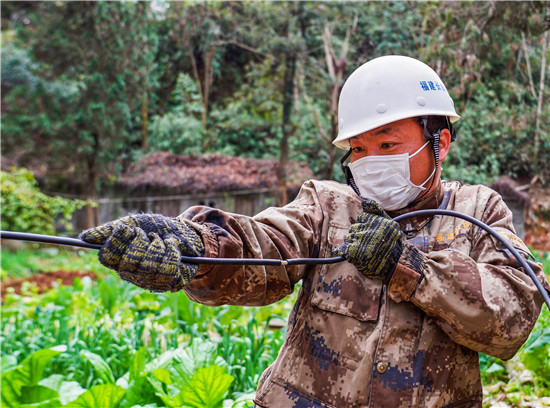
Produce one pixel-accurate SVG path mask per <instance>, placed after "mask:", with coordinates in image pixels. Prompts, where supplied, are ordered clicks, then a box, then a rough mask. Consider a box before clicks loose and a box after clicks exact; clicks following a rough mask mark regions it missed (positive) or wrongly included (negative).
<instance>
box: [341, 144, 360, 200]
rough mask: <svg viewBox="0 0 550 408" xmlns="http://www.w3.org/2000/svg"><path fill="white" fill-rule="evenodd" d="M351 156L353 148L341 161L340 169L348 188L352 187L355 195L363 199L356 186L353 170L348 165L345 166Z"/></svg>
mask: <svg viewBox="0 0 550 408" xmlns="http://www.w3.org/2000/svg"><path fill="white" fill-rule="evenodd" d="M350 155H351V146H350V149H349V150H348V152H347V153H346V154H345V155H344V157H342V158H341V159H340V168H341V169H342V171H343V172H344V176H346V183H348V186H350V187H351V188H352V190H353V191H355V194H357V195H358V196H359V197H361V193H360V192H359V189H358V188H357V185H356V184H355V180H354V179H353V174H351V170H350V169H349V167H348V165H347V164H344V163H345V161H346V160H347V158H348V157H349V156H350Z"/></svg>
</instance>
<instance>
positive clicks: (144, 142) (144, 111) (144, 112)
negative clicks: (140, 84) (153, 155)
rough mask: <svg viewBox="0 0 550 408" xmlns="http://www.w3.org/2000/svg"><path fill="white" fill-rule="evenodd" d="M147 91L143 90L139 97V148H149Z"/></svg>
mask: <svg viewBox="0 0 550 408" xmlns="http://www.w3.org/2000/svg"><path fill="white" fill-rule="evenodd" d="M148 102H149V101H148V98H147V91H145V92H143V97H142V98H141V148H142V149H143V150H147V149H148V148H149V113H148Z"/></svg>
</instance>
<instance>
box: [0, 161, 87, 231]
mask: <svg viewBox="0 0 550 408" xmlns="http://www.w3.org/2000/svg"><path fill="white" fill-rule="evenodd" d="M0 200H1V204H0V206H1V207H2V229H3V230H8V231H20V232H31V233H35V234H55V232H56V230H59V229H60V228H59V227H61V228H62V229H65V230H69V231H70V230H72V225H71V219H72V215H73V212H74V211H76V210H78V209H79V208H82V207H84V206H85V205H91V204H92V203H90V202H87V201H82V200H72V199H68V198H63V197H60V196H55V197H51V196H48V195H46V194H44V193H42V192H41V191H40V189H39V188H38V183H37V182H36V179H35V178H34V176H33V174H32V173H31V172H30V171H29V170H27V169H24V168H12V169H11V170H10V171H2V172H1V191H0Z"/></svg>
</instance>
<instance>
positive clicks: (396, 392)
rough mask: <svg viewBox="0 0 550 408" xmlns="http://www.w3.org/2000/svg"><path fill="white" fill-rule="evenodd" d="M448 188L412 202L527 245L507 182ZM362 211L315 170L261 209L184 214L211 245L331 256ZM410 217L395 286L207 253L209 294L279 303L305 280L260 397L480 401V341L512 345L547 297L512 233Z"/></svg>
mask: <svg viewBox="0 0 550 408" xmlns="http://www.w3.org/2000/svg"><path fill="white" fill-rule="evenodd" d="M439 187H440V188H439V189H438V191H437V192H436V193H435V194H433V195H432V196H431V197H429V198H428V199H426V200H424V202H422V203H421V204H420V205H419V206H417V207H416V208H411V209H409V211H412V210H415V209H419V207H420V208H442V209H449V210H455V211H459V212H461V213H463V214H467V215H470V216H472V217H474V218H477V219H479V220H481V221H483V222H485V223H487V224H489V225H490V226H491V227H492V228H493V229H495V230H496V231H497V232H499V233H500V234H502V235H503V236H504V237H505V238H506V239H507V240H509V242H510V243H511V244H512V245H513V246H514V247H516V248H518V249H519V250H521V251H522V252H523V253H524V254H528V249H527V247H526V246H525V245H524V244H523V242H522V241H521V240H520V239H519V238H517V237H516V235H515V234H514V232H513V231H514V229H513V226H512V216H511V212H510V211H509V210H508V208H507V207H506V206H505V204H504V203H503V202H502V200H501V197H500V195H498V194H497V193H495V192H494V191H493V190H490V189H489V188H487V187H483V186H461V185H460V184H459V183H457V182H442V183H441V184H440V186H439ZM360 211H361V203H360V199H359V197H358V196H357V195H356V194H355V193H354V192H353V191H352V190H351V189H350V188H349V187H348V186H345V185H342V184H339V183H336V182H330V181H308V182H306V183H305V184H304V185H303V186H302V189H301V191H300V193H299V195H298V197H297V198H296V199H295V200H294V201H293V202H292V203H290V204H288V205H286V206H285V207H282V208H269V209H267V210H265V211H263V212H261V213H259V214H258V215H256V216H255V217H246V216H242V215H236V214H231V213H226V212H222V211H219V210H216V209H212V208H208V207H202V206H198V207H192V208H190V209H189V210H187V211H186V212H185V213H184V214H182V215H181V216H180V219H182V220H186V222H188V223H189V224H190V225H192V226H193V227H194V228H196V229H197V230H198V231H199V232H200V233H201V235H202V238H203V240H204V242H205V246H206V256H209V257H232V258H233V257H247V258H283V259H288V258H297V257H321V258H324V257H330V256H334V254H333V253H332V248H333V247H335V246H337V245H338V244H341V243H342V242H343V239H344V236H345V235H346V234H347V232H348V229H349V227H350V225H351V224H352V223H353V221H354V219H355V217H356V216H357V214H358V213H359V212H360ZM391 215H392V216H395V215H396V214H391ZM401 228H402V230H403V231H404V232H405V234H406V238H407V244H406V245H405V251H404V252H403V255H402V257H401V259H400V263H399V264H398V266H397V268H396V270H395V272H394V275H393V277H392V279H391V281H390V282H389V284H388V285H387V286H385V285H383V284H382V282H380V281H378V280H372V279H369V278H366V277H365V276H363V275H361V274H360V273H359V272H358V271H357V269H355V267H354V266H353V265H352V264H350V263H348V262H342V263H338V264H332V265H309V266H307V265H294V266H286V267H285V266H267V267H264V266H249V267H244V266H211V265H203V266H201V268H200V269H199V272H198V274H197V275H196V276H195V278H194V279H193V280H192V281H191V283H190V285H189V286H188V287H187V288H186V293H187V295H188V296H189V297H190V298H191V299H192V300H194V301H196V302H200V303H203V304H207V305H222V304H233V305H250V306H258V305H266V304H270V303H273V302H277V301H278V300H280V299H282V298H284V297H285V296H287V295H288V294H290V293H292V291H293V289H294V285H295V284H296V283H297V282H298V281H300V280H302V286H301V288H300V292H299V295H298V299H297V302H296V304H295V306H294V309H293V311H292V313H291V315H290V317H289V320H288V330H287V336H286V340H285V343H284V345H283V346H282V348H281V350H280V352H279V356H278V357H277V359H276V361H275V362H274V363H273V364H272V365H271V366H270V367H269V368H268V369H267V370H266V371H265V372H264V373H263V375H262V377H261V379H260V382H259V385H258V390H257V395H256V401H255V402H256V404H257V406H259V407H277V408H284V407H296V408H297V407H338V408H348V407H392V408H395V407H443V406H453V407H481V402H482V389H481V381H480V370H479V361H478V352H482V353H485V354H489V355H492V356H497V357H500V358H503V359H508V358H511V357H512V356H513V355H514V354H515V353H516V351H517V350H518V349H519V348H520V346H521V345H522V344H523V343H524V342H525V340H526V339H527V337H528V335H529V333H530V331H531V330H532V328H533V325H534V324H535V322H536V320H537V317H538V315H539V313H540V308H541V304H542V297H541V296H540V294H539V293H538V292H537V290H536V287H535V286H534V284H533V283H532V281H531V280H530V278H529V277H528V275H527V274H525V273H524V272H523V271H522V269H521V268H518V267H517V264H516V262H515V260H514V258H513V256H511V254H509V253H508V251H507V250H506V249H505V248H504V246H503V245H501V244H500V243H499V242H498V241H497V240H496V239H494V238H493V237H492V236H490V235H488V234H487V233H486V232H485V231H483V230H481V229H479V228H477V227H475V226H474V225H471V224H470V223H468V222H465V221H464V220H462V219H458V218H454V217H448V216H446V217H442V216H434V217H424V218H418V217H417V218H413V219H408V220H404V221H403V222H402V223H401ZM407 245H414V246H416V247H417V248H418V249H420V250H421V251H422V253H423V255H422V256H423V263H424V265H423V268H424V277H422V276H421V275H420V274H419V273H417V272H415V271H414V270H412V269H410V268H408V267H407V250H406V248H407ZM533 265H534V270H535V272H536V273H537V275H538V276H539V279H542V280H543V281H544V282H545V285H548V283H547V282H546V281H545V280H544V279H545V278H544V275H543V272H542V270H541V268H540V267H539V266H538V265H535V264H533Z"/></svg>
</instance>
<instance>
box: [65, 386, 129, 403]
mask: <svg viewBox="0 0 550 408" xmlns="http://www.w3.org/2000/svg"><path fill="white" fill-rule="evenodd" d="M125 393H126V390H125V389H124V388H122V387H119V386H118V385H113V384H99V385H95V386H93V387H92V388H90V389H89V390H88V391H86V392H85V393H83V394H82V395H80V396H79V397H78V398H77V399H76V400H74V401H73V402H70V403H69V404H67V405H65V407H66V408H115V407H117V405H118V404H120V401H122V398H123V397H124V394H125Z"/></svg>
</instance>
